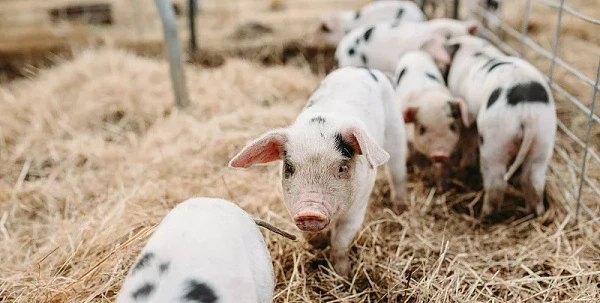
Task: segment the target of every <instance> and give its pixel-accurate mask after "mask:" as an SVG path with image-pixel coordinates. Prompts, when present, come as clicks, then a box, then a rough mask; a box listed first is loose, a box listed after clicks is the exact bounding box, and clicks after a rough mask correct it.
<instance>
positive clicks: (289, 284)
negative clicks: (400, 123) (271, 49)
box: [0, 0, 600, 303]
mask: <svg viewBox="0 0 600 303" xmlns="http://www.w3.org/2000/svg"><path fill="white" fill-rule="evenodd" d="M9 2H10V1H9ZM592 2H593V1H583V0H580V1H573V3H576V4H581V5H584V4H585V5H589V3H592ZM23 3H25V2H23ZM219 3H221V4H227V3H229V2H227V1H225V2H219ZM231 3H235V2H231ZM244 3H246V2H239V5H234V6H232V7H231V10H229V11H230V12H231V11H236V10H234V9H233V8H234V7H239V9H238V10H237V11H238V12H239V14H240V16H239V17H236V19H235V20H243V19H244V18H248V20H252V19H251V18H250V17H249V16H251V15H252V12H254V14H258V13H257V12H260V14H262V15H260V14H259V15H260V16H265V18H264V20H268V22H267V24H268V25H270V26H271V27H273V29H274V34H272V35H273V36H275V37H270V38H269V36H267V37H263V38H262V39H264V41H265V42H264V43H265V44H268V43H272V44H273V45H275V46H278V47H280V44H282V43H283V40H284V39H283V38H282V39H278V38H277V37H283V36H284V33H285V30H286V29H287V28H286V27H284V26H283V25H282V24H287V23H290V24H293V25H290V28H293V29H294V30H297V36H296V37H300V36H301V35H302V34H303V33H306V32H307V31H308V29H307V27H306V26H304V28H303V27H302V25H303V24H309V21H310V20H311V18H313V17H314V16H315V15H316V14H317V12H318V7H316V6H315V5H316V4H315V3H321V2H316V1H313V2H309V1H306V2H305V1H288V2H287V3H288V8H287V10H283V11H281V12H269V11H268V10H267V9H266V7H267V5H268V4H267V3H265V5H264V7H260V6H258V5H256V6H252V8H248V7H250V6H248V7H246V6H244V7H242V6H243V5H244ZM323 3H325V2H323ZM326 3H327V4H323V5H328V6H331V8H334V7H336V5H338V4H337V2H335V1H329V2H326ZM210 5H213V7H214V8H215V9H216V7H217V6H214V5H215V3H214V2H208V3H207V10H208V8H210V7H211V6H210ZM349 6H351V5H349ZM541 9H543V8H540V10H541ZM517 11H518V10H517ZM586 11H587V12H588V14H589V15H592V14H597V13H598V10H596V11H593V10H586ZM241 12H243V13H241ZM248 12H250V13H248ZM534 12H535V13H534V14H532V20H533V22H534V24H536V25H537V26H538V27H537V29H538V31H537V32H536V31H533V30H532V32H531V36H532V37H533V38H534V39H537V41H540V43H546V44H543V45H544V47H547V46H549V43H550V42H549V41H551V40H548V38H547V36H548V35H549V34H548V33H550V31H551V30H549V29H550V28H552V22H553V20H552V19H551V18H544V16H545V15H544V12H543V11H542V12H541V13H538V12H537V10H535V11H534ZM206 14H208V12H206ZM514 14H516V13H513V15H510V16H513V17H512V18H513V19H514V20H513V19H510V16H509V18H507V19H508V20H509V22H510V23H511V24H515V26H516V27H518V22H517V21H515V20H518V19H519V18H518V17H515V16H516V15H514ZM215 16H218V14H217V15H215ZM536 16H537V17H536ZM596 17H597V16H596ZM215 18H216V17H215ZM223 18H224V19H223V20H229V19H227V18H225V17H223ZM228 18H229V17H228ZM295 18H297V19H298V22H297V23H296V22H295ZM207 19H208V17H207ZM273 20H279V21H273ZM292 21H294V22H292ZM546 21H547V22H546ZM269 22H271V23H269ZM572 22H573V23H574V24H576V25H574V27H568V26H567V27H565V30H564V36H562V38H561V39H564V41H563V42H566V43H565V44H561V45H565V46H563V47H561V49H560V51H559V53H560V54H561V55H563V56H565V58H571V60H572V61H569V63H570V64H573V65H575V66H577V68H579V69H581V70H582V71H584V72H585V73H586V75H588V77H593V71H591V69H593V66H595V62H593V61H594V60H596V59H593V58H594V56H595V58H598V53H594V52H596V51H597V49H598V40H593V39H594V38H593V37H594V36H593V35H594V34H597V33H598V32H597V31H596V32H594V30H593V28H591V29H590V28H589V27H582V26H581V25H577V22H575V21H572ZM225 23H226V24H229V23H227V22H225ZM277 24H279V25H281V26H280V27H277V26H276V25H277ZM298 24H299V25H298ZM566 24H569V23H566ZM233 28H234V26H232V27H229V30H230V31H229V32H228V33H232V32H233ZM226 29H227V28H226V27H224V29H223V30H224V31H225V30H226ZM534 29H535V27H534ZM547 29H548V30H547ZM586 33H587V34H586ZM290 35H291V34H290ZM582 35H591V36H582ZM578 37H579V38H578ZM227 39H229V38H224V39H222V40H223V41H224V42H223V45H226V44H227V43H228V42H227V41H228V40H227ZM596 39H597V38H596ZM209 40H210V39H207V41H209ZM257 40H258V39H254V40H253V41H257ZM507 40H508V38H507ZM210 41H212V40H210ZM215 41H216V40H215ZM269 41H270V42H269ZM594 41H596V42H594ZM207 43H208V42H207ZM211 43H213V42H211ZM214 43H216V42H214ZM248 43H258V42H248ZM509 43H515V42H514V41H512V42H511V41H510V40H509ZM571 46H574V47H575V46H577V47H580V48H573V49H572V50H569V49H570V48H569V47H571ZM586 46H589V47H586ZM594 47H596V48H594ZM584 51H590V52H591V54H590V55H589V58H588V56H577V55H576V54H579V53H583V52H584ZM528 56H532V58H531V59H532V60H533V61H534V62H536V64H538V66H540V68H542V70H543V71H545V70H544V68H546V66H544V65H543V64H544V62H543V60H541V59H539V60H536V58H535V56H534V55H533V54H529V53H528ZM590 58H592V59H590ZM590 73H591V74H590ZM187 76H188V86H189V88H190V94H191V99H192V106H191V107H190V108H188V109H187V110H185V111H184V112H178V111H177V110H176V109H174V108H173V100H172V95H171V91H170V83H169V80H168V74H167V66H166V64H165V63H164V62H162V61H159V60H156V59H148V58H142V57H139V56H138V55H135V54H133V53H128V52H124V51H117V50H114V49H110V48H108V49H107V48H101V49H98V50H90V51H85V52H83V53H82V54H78V55H76V57H75V58H74V59H73V60H69V61H67V62H59V63H58V64H57V65H56V66H54V67H52V68H50V69H47V70H43V71H41V72H35V73H33V75H32V76H31V79H21V80H17V81H13V82H11V83H9V84H7V85H5V86H3V87H2V88H0V115H1V117H2V118H1V119H0V260H2V266H0V302H77V303H79V302H112V300H113V299H114V297H115V295H116V292H117V291H118V289H119V287H120V285H121V283H122V280H123V278H124V275H125V274H126V271H127V269H128V268H129V266H130V265H131V263H132V262H133V260H134V258H135V257H136V255H137V253H138V252H139V250H140V249H141V248H142V247H143V245H144V243H145V240H146V238H147V236H148V234H149V232H151V228H152V227H153V226H154V224H156V223H158V222H159V221H160V220H161V218H162V217H163V216H164V215H165V214H166V212H168V210H169V209H171V208H172V207H173V206H174V205H175V204H177V203H179V202H181V201H182V200H184V199H187V198H189V197H193V196H217V197H225V198H228V199H231V200H233V201H235V202H237V203H238V204H239V205H240V206H241V207H243V208H244V209H245V210H247V211H248V212H250V213H252V214H254V215H256V216H259V217H262V218H264V219H267V220H269V221H271V222H273V223H276V224H277V225H279V226H280V227H283V228H285V229H287V230H294V226H293V225H292V223H291V222H290V220H289V218H288V217H287V214H286V211H285V209H284V205H283V203H282V201H281V199H282V196H281V193H280V191H279V189H278V182H277V167H276V165H269V166H266V167H261V168H253V169H250V170H247V171H238V170H232V169H228V168H226V167H225V166H226V163H227V162H228V160H229V159H230V158H231V157H232V156H233V155H234V154H235V153H236V152H237V151H238V150H239V149H240V148H241V147H242V146H243V145H244V143H245V142H246V141H247V140H250V139H252V138H254V137H255V136H257V135H258V134H260V133H262V132H263V131H266V130H268V129H270V128H274V127H280V126H285V125H287V124H288V123H290V122H291V121H292V120H293V118H294V117H295V116H296V115H297V114H298V112H299V111H300V110H301V108H302V107H303V105H304V102H305V101H306V99H307V97H308V96H309V94H310V93H311V92H312V90H313V89H314V88H315V87H316V85H317V83H318V81H319V79H320V76H317V75H315V74H313V73H311V72H310V70H309V68H308V67H307V66H306V64H305V63H302V62H301V60H300V61H297V62H295V64H293V65H292V66H286V67H282V66H262V65H260V64H259V63H252V62H246V61H241V60H238V59H227V60H225V61H224V64H223V65H221V66H219V67H216V68H212V69H206V68H201V67H198V66H193V65H189V66H187ZM557 79H558V81H561V84H564V85H565V86H568V85H574V86H573V87H571V89H573V91H572V93H573V94H581V95H578V96H580V97H581V99H582V100H585V96H586V95H587V94H589V93H588V92H586V91H585V87H583V88H581V89H579V88H578V86H577V85H580V84H579V83H578V82H577V81H574V80H569V78H568V75H563V74H562V73H561V74H559V76H558V78H557ZM588 90H589V87H588ZM557 102H558V104H559V108H561V109H562V108H565V110H561V111H559V116H560V118H561V119H562V121H563V122H564V123H565V124H567V125H568V126H569V127H570V128H573V129H574V131H576V132H581V131H582V130H583V129H584V127H585V123H584V122H585V120H584V119H585V118H584V115H583V114H581V113H579V112H577V111H574V110H570V109H568V105H567V103H565V101H564V100H563V99H561V98H558V100H557ZM596 138H597V137H596ZM596 140H597V139H596ZM561 153H564V155H566V156H567V157H566V158H567V159H570V160H571V161H573V162H576V163H578V161H580V160H581V157H582V150H581V149H580V148H577V145H576V144H574V143H572V141H571V139H569V138H568V137H566V136H565V135H560V136H559V138H558V141H557V148H556V156H555V157H554V159H553V162H552V165H551V170H550V172H549V175H548V186H547V197H548V199H547V200H548V206H549V210H548V211H547V212H546V213H545V214H544V215H543V216H542V217H540V218H530V217H526V216H525V214H524V213H523V207H522V206H523V205H522V201H521V195H520V193H519V191H518V190H516V189H514V188H511V189H510V191H509V203H508V205H507V208H506V212H505V213H504V214H502V215H501V216H499V217H498V219H497V220H496V221H495V222H494V223H491V224H490V223H485V224H484V223H481V222H480V221H478V220H477V219H474V218H473V217H472V216H471V214H473V213H476V212H477V210H478V208H479V202H480V199H481V191H480V187H479V184H478V180H477V178H476V177H475V178H469V179H468V181H469V182H460V181H458V180H457V182H456V186H455V188H454V189H453V190H451V191H449V192H448V193H446V194H443V195H440V194H438V193H435V192H434V191H433V189H432V188H431V187H430V186H429V184H428V182H423V178H422V176H421V175H417V174H413V175H411V176H410V180H409V181H410V183H409V193H410V197H409V201H410V206H409V207H408V209H407V211H406V212H404V213H402V214H401V215H395V214H393V213H392V212H391V211H389V210H388V209H386V205H387V202H388V199H389V193H388V188H387V184H386V182H385V180H384V179H383V178H380V179H379V180H378V182H377V186H376V188H375V190H374V193H373V196H372V201H371V207H370V210H369V213H368V216H367V219H366V222H365V224H364V226H363V229H362V231H361V232H360V233H359V235H358V236H357V238H356V241H355V244H354V249H353V251H352V253H351V256H350V257H351V258H352V260H353V268H352V277H351V278H349V279H345V278H342V277H339V276H337V275H335V273H333V272H332V271H331V269H330V268H331V267H330V265H329V264H328V259H327V256H328V251H327V250H325V251H315V250H310V249H307V245H306V244H305V243H303V242H294V243H292V242H289V241H287V240H285V239H283V238H281V237H279V236H277V235H273V234H271V233H265V238H266V240H267V243H268V245H269V249H270V251H271V255H272V258H273V262H274V265H275V271H276V279H277V287H276V292H275V293H276V297H275V300H274V301H275V302H320V301H323V302H508V301H511V302H523V301H528V302H529V301H531V302H541V301H548V302H558V301H562V302H573V301H576V302H597V301H598V298H600V288H599V285H600V259H599V256H600V245H599V243H600V222H599V221H598V220H590V216H589V215H587V213H586V212H582V216H581V217H580V218H581V220H580V222H579V224H578V225H576V226H575V225H573V218H574V205H575V202H574V196H573V194H572V193H571V192H574V193H575V194H576V193H577V188H578V185H579V178H578V174H577V173H576V171H575V169H574V168H573V166H575V167H578V164H576V165H570V164H569V163H568V162H567V161H565V160H563V159H562V158H561V157H560V156H559V155H560V154H561ZM590 163H591V164H590V170H589V172H588V175H589V179H590V180H591V181H590V182H594V184H597V183H598V182H599V181H600V168H599V167H598V163H597V162H594V161H590ZM594 163H595V164H594ZM583 201H584V205H585V207H586V208H587V209H588V210H589V212H591V213H593V214H596V216H597V215H598V213H599V209H600V198H598V195H597V194H596V193H594V191H593V190H592V189H591V187H589V186H586V187H584V191H583Z"/></svg>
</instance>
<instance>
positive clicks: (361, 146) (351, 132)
mask: <svg viewBox="0 0 600 303" xmlns="http://www.w3.org/2000/svg"><path fill="white" fill-rule="evenodd" d="M342 138H343V139H344V140H345V141H348V142H350V143H351V144H352V146H354V148H356V151H357V154H359V155H364V156H365V157H366V158H367V162H368V163H369V167H370V168H371V169H374V168H376V167H378V166H379V165H382V164H384V163H385V162H387V160H388V159H389V158H390V155H389V154H388V153H387V152H386V151H385V150H383V148H381V147H380V146H379V145H378V144H377V143H376V142H375V140H373V138H372V137H371V136H370V135H369V134H368V133H367V132H365V131H364V130H362V129H361V128H359V127H356V126H351V127H348V128H347V129H345V130H344V131H343V132H342Z"/></svg>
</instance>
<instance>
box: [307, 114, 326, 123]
mask: <svg viewBox="0 0 600 303" xmlns="http://www.w3.org/2000/svg"><path fill="white" fill-rule="evenodd" d="M310 123H318V124H325V118H323V117H321V116H316V117H314V118H312V119H310Z"/></svg>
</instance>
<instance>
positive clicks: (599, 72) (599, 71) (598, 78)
mask: <svg viewBox="0 0 600 303" xmlns="http://www.w3.org/2000/svg"><path fill="white" fill-rule="evenodd" d="M599 81H600V60H598V68H597V69H596V84H594V93H593V94H592V105H591V106H590V118H589V120H588V129H587V133H586V135H585V149H584V153H583V164H582V165H581V180H580V181H579V191H578V193H577V210H576V211H575V224H577V223H578V222H579V209H580V208H581V194H582V193H583V182H584V181H585V170H586V167H587V159H588V148H589V144H590V137H591V134H592V127H593V125H594V111H595V110H596V97H597V96H598V82H599Z"/></svg>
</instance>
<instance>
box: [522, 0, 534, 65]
mask: <svg viewBox="0 0 600 303" xmlns="http://www.w3.org/2000/svg"><path fill="white" fill-rule="evenodd" d="M530 12H531V0H527V2H526V3H525V13H524V14H523V23H521V49H520V52H519V53H520V54H521V56H523V54H524V53H525V49H524V46H525V39H528V37H527V34H528V32H527V27H528V26H529V14H530Z"/></svg>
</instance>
